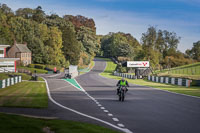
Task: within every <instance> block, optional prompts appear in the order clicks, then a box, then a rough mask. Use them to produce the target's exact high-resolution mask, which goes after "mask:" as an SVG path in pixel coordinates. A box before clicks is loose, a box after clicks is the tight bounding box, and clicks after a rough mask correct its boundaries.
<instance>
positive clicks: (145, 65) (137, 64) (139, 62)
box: [127, 61, 150, 67]
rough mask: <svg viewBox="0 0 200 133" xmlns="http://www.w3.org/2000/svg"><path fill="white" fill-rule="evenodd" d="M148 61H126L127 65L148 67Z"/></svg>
mask: <svg viewBox="0 0 200 133" xmlns="http://www.w3.org/2000/svg"><path fill="white" fill-rule="evenodd" d="M149 66H150V65H149V61H127V67H149Z"/></svg>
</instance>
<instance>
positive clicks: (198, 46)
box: [186, 41, 200, 61]
mask: <svg viewBox="0 0 200 133" xmlns="http://www.w3.org/2000/svg"><path fill="white" fill-rule="evenodd" d="M186 54H187V55H188V56H189V57H191V58H193V59H195V60H197V61H200V41H197V42H195V43H193V47H192V49H191V50H189V49H188V50H187V51H186Z"/></svg>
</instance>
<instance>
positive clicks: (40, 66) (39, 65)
mask: <svg viewBox="0 0 200 133" xmlns="http://www.w3.org/2000/svg"><path fill="white" fill-rule="evenodd" d="M35 68H38V69H44V68H45V65H42V64H35Z"/></svg>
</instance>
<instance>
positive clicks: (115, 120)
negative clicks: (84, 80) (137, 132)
mask: <svg viewBox="0 0 200 133" xmlns="http://www.w3.org/2000/svg"><path fill="white" fill-rule="evenodd" d="M63 80H65V81H67V82H68V83H69V84H71V85H72V86H74V87H75V88H77V89H79V90H80V91H83V92H84V93H85V94H86V95H87V96H88V97H89V98H91V99H92V100H93V101H94V102H95V103H96V104H97V106H98V107H100V109H101V110H103V111H104V112H105V113H107V115H108V116H110V117H112V120H113V121H114V122H119V119H118V118H115V117H113V114H111V113H109V111H108V110H106V108H105V107H103V106H102V105H101V104H100V103H99V102H98V101H97V100H96V99H95V98H93V97H92V96H90V94H88V93H87V92H86V91H85V90H84V89H83V88H82V87H81V86H80V85H79V83H78V82H77V81H76V80H75V79H63ZM117 126H118V127H120V128H122V129H125V130H124V132H126V133H132V132H131V131H130V130H128V129H126V128H125V126H124V125H123V124H122V123H118V124H117Z"/></svg>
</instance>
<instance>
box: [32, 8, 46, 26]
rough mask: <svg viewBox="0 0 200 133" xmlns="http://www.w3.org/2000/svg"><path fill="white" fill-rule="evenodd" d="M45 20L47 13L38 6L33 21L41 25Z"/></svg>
mask: <svg viewBox="0 0 200 133" xmlns="http://www.w3.org/2000/svg"><path fill="white" fill-rule="evenodd" d="M44 19H45V13H44V11H43V10H42V7H41V6H38V7H37V8H36V9H34V14H33V20H35V21H36V22H38V23H41V22H42V21H43V20H44Z"/></svg>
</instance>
